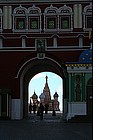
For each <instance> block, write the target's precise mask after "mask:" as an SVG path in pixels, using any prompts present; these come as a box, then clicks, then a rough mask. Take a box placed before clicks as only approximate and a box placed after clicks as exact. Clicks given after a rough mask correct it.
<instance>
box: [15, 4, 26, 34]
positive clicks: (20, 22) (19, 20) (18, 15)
mask: <svg viewBox="0 0 140 140" xmlns="http://www.w3.org/2000/svg"><path fill="white" fill-rule="evenodd" d="M26 13H27V9H26V8H25V7H22V6H21V5H20V6H19V7H16V8H15V9H14V11H13V32H26V30H27V24H26Z"/></svg>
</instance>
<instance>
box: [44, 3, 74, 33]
mask: <svg viewBox="0 0 140 140" xmlns="http://www.w3.org/2000/svg"><path fill="white" fill-rule="evenodd" d="M49 10H54V11H55V13H48V11H49ZM63 10H64V11H65V10H67V11H69V12H68V13H63V12H62V11H63ZM43 15H44V32H49V31H50V32H54V31H55V32H56V31H58V32H59V31H72V30H73V21H72V16H73V12H72V8H71V7H69V6H66V5H64V6H62V7H60V8H59V9H58V8H57V7H53V6H52V5H51V6H50V7H47V8H46V9H45V11H44V14H43ZM49 16H56V21H57V23H56V25H57V28H56V29H47V27H46V25H47V20H46V19H47V17H49ZM62 16H70V28H69V29H61V17H62Z"/></svg>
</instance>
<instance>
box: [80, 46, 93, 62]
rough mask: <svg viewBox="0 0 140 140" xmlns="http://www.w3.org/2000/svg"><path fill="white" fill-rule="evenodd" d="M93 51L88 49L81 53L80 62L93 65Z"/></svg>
mask: <svg viewBox="0 0 140 140" xmlns="http://www.w3.org/2000/svg"><path fill="white" fill-rule="evenodd" d="M92 58H93V57H92V50H91V49H88V50H85V51H83V52H82V53H81V55H80V57H79V62H80V63H92Z"/></svg>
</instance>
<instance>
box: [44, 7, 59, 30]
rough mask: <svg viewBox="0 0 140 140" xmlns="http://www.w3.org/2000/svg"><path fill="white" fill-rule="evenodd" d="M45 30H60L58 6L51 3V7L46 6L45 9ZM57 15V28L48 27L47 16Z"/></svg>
mask: <svg viewBox="0 0 140 140" xmlns="http://www.w3.org/2000/svg"><path fill="white" fill-rule="evenodd" d="M49 10H53V11H55V13H49ZM43 15H44V32H48V31H50V32H51V31H57V30H58V8H57V7H54V6H53V5H51V6H50V7H47V8H45V10H44V13H43ZM51 16H52V17H56V28H55V29H48V28H47V18H48V17H51Z"/></svg>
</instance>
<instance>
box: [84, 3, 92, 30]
mask: <svg viewBox="0 0 140 140" xmlns="http://www.w3.org/2000/svg"><path fill="white" fill-rule="evenodd" d="M83 19H84V21H83V29H84V30H87V31H89V30H91V28H92V4H90V5H87V6H85V8H84V12H83Z"/></svg>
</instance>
